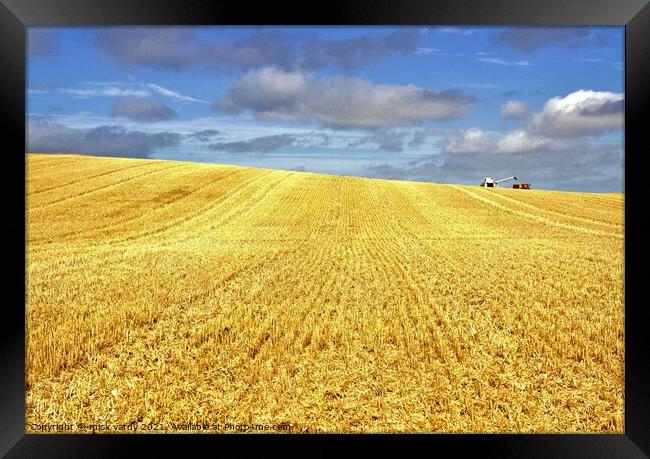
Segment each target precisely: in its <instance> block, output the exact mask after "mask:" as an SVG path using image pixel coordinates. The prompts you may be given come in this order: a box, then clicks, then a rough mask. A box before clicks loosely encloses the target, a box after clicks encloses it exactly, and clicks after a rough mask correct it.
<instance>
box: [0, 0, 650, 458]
mask: <svg viewBox="0 0 650 459" xmlns="http://www.w3.org/2000/svg"><path fill="white" fill-rule="evenodd" d="M118 24H119V25H154V24H158V25H190V24H191V25H208V24H214V25H219V24H223V25H227V24H228V25H243V24H246V25H266V24H281V25H294V24H295V25H348V24H350V25H366V24H388V25H621V26H625V43H626V51H625V120H626V121H625V433H624V434H623V435H572V434H564V435H510V434H508V435H498V434H497V435H480V434H476V435H472V434H468V435H438V434H436V435H360V436H358V435H334V436H332V435H325V436H313V435H304V436H303V435H285V436H269V435H265V436H261V437H260V436H253V437H255V440H256V441H255V442H252V441H251V439H252V437H251V436H250V435H234V436H233V435H230V436H221V435H216V436H203V435H191V436H185V435H161V436H153V435H69V434H66V435H37V434H26V433H25V426H24V424H25V405H24V396H25V378H24V371H25V368H24V361H25V314H24V310H23V309H22V308H18V307H17V306H18V305H20V302H21V301H22V300H21V298H23V299H24V298H25V282H24V281H25V278H24V277H23V272H22V270H21V268H20V265H21V264H22V265H24V264H25V251H24V250H23V247H24V243H25V210H24V207H23V205H24V204H25V201H24V198H25V181H24V179H25V176H24V172H25V156H24V154H22V153H20V151H21V150H22V151H23V152H24V151H25V134H24V133H25V94H26V93H25V51H26V50H25V38H26V27H29V26H66V25H74V26H96V25H118ZM649 37H650V6H649V5H648V1H647V0H618V1H617V0H609V1H608V0H546V1H543V2H540V1H537V0H518V1H517V0H489V1H481V0H479V1H469V0H456V1H454V0H436V1H432V0H408V1H407V0H401V1H399V2H398V1H390V0H381V1H378V0H375V1H372V0H356V1H347V2H345V1H339V0H332V1H328V2H324V3H322V4H321V5H315V4H309V3H304V4H296V3H294V4H290V3H287V4H286V5H282V4H279V3H278V2H260V3H257V4H256V3H249V4H246V3H245V2H210V3H208V2H200V1H198V0H157V1H156V0H138V1H135V0H130V1H129V0H119V1H116V0H113V1H110V2H109V1H99V0H93V1H90V0H85V1H84V0H0V95H1V98H2V99H1V100H2V102H1V104H0V120H1V121H2V125H3V126H4V127H5V128H6V129H5V131H6V134H5V142H4V146H5V148H4V151H3V160H2V162H0V164H2V165H3V166H5V167H4V172H5V173H4V175H3V177H4V179H5V184H4V185H5V196H8V197H9V199H4V200H3V207H4V209H3V217H4V218H3V219H2V220H1V223H0V233H1V235H0V237H1V238H0V241H2V242H3V252H4V253H3V257H2V258H3V259H4V261H5V263H6V265H5V269H4V272H5V275H4V278H3V281H4V283H5V289H3V293H5V294H7V293H10V295H8V296H7V300H5V302H4V311H3V313H4V314H3V315H4V316H5V317H4V320H0V323H2V333H1V334H0V340H1V343H2V353H1V354H0V365H1V367H2V375H3V377H2V390H1V391H0V454H2V455H6V456H7V457H86V456H93V457H97V456H99V457H102V456H116V455H119V456H124V455H128V453H129V452H132V451H133V450H132V448H133V447H135V446H138V447H140V446H144V445H145V444H146V445H147V446H155V447H163V448H171V447H180V448H183V449H185V448H187V447H191V446H200V447H201V448H208V449H209V448H216V451H222V448H223V446H224V443H227V446H230V447H235V448H244V447H249V446H250V445H251V444H254V445H256V446H263V447H264V448H267V447H268V448H270V447H273V446H279V445H280V443H281V444H282V446H284V447H289V446H291V447H305V448H309V449H316V448H318V450H323V449H326V448H329V447H332V446H336V447H339V448H340V447H343V448H344V449H351V448H353V447H355V446H359V440H360V439H361V440H362V447H363V448H364V450H366V449H367V448H369V447H374V446H377V445H378V446H380V447H381V448H387V447H391V446H396V447H398V448H399V450H400V451H407V450H408V449H410V448H413V447H426V449H425V452H428V451H430V452H435V453H442V454H443V455H447V454H454V455H457V454H463V453H467V452H468V450H470V451H475V452H478V453H479V454H481V455H486V456H488V457H512V456H518V457H572V458H574V457H589V458H597V457H607V458H611V457H617V458H619V457H647V456H648V455H649V454H650V422H649V420H650V410H648V408H649V407H650V397H649V393H650V391H649V390H648V387H650V379H649V377H648V367H649V365H648V363H649V360H650V358H649V355H650V354H649V353H648V352H647V349H648V348H649V346H648V333H647V332H645V330H644V328H645V322H644V320H643V317H644V314H643V313H644V308H645V307H646V304H645V302H644V299H645V298H644V297H645V296H646V295H645V290H644V287H646V288H647V286H646V282H645V275H644V267H645V265H646V262H647V260H648V257H647V255H648V242H647V241H648V236H649V235H650V223H649V219H648V217H647V209H645V208H644V207H645V206H644V202H643V201H644V196H645V195H646V194H647V193H648V191H647V189H645V190H644V189H643V188H647V187H646V186H645V185H646V182H645V180H644V179H645V177H643V176H642V174H643V172H645V169H644V168H643V167H641V164H642V156H641V155H643V154H644V152H645V151H647V145H646V144H644V143H643V142H642V140H645V139H643V134H642V129H643V127H642V120H644V119H646V115H648V108H647V102H648V101H649V97H648V96H649V95H650V94H649V91H648V89H649V88H650V84H648V81H649V79H648V76H649V72H648V70H649V64H648V61H649V56H650V39H649ZM7 179H9V183H7ZM226 437H227V438H226ZM286 451H287V450H285V452H286Z"/></svg>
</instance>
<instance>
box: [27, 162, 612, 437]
mask: <svg viewBox="0 0 650 459" xmlns="http://www.w3.org/2000/svg"><path fill="white" fill-rule="evenodd" d="M27 190H28V191H27V204H26V211H27V216H26V217H27V269H26V276H27V279H26V282H27V305H26V314H27V343H26V345H27V357H26V359H27V361H26V369H27V387H26V397H27V402H26V406H27V408H26V409H27V412H26V429H27V432H33V431H34V430H38V429H41V430H43V429H44V428H43V427H39V426H43V425H51V424H58V425H72V426H73V428H72V430H75V432H76V430H78V429H77V426H78V425H79V424H81V423H83V424H85V425H90V424H95V425H101V426H103V427H105V428H103V427H102V428H99V427H98V428H97V430H102V431H109V432H112V431H119V430H121V429H123V428H124V425H125V424H128V425H130V426H137V432H143V431H145V430H144V429H146V428H149V429H151V430H156V431H159V432H171V431H178V430H179V429H180V430H187V429H188V428H191V425H192V424H194V423H205V424H206V425H208V424H209V425H219V424H220V425H221V427H220V429H215V430H216V431H220V432H224V431H227V429H226V430H224V429H223V426H224V425H226V424H231V425H236V426H242V425H264V424H266V425H271V426H274V425H275V426H277V425H281V426H285V431H290V432H609V433H622V432H623V417H624V416H623V412H624V409H623V408H624V400H623V396H624V359H623V356H624V340H623V330H624V327H623V325H624V296H623V293H624V289H623V280H624V259H623V257H624V249H623V242H624V239H623V228H624V225H623V223H624V222H623V220H624V219H623V217H624V213H623V206H624V196H623V194H595V193H594V194H589V193H569V192H552V191H542V190H513V189H505V188H504V189H486V188H480V187H478V186H453V185H440V184H430V183H416V182H399V181H389V180H378V179H365V178H355V177H339V176H330V175H319V174H311V173H303V172H287V171H279V170H264V169H254V168H245V167H235V166H221V165H206V164H194V163H182V162H172V161H156V160H141V159H116V158H98V157H87V156H75V155H45V154H28V155H27ZM188 425H190V427H188ZM120 426H122V427H120ZM147 426H148V427H147ZM152 426H153V427H152ZM179 426H180V427H179ZM256 428H257V427H256ZM133 429H135V428H133ZM68 430H70V429H68ZM79 430H81V429H79ZM193 430H195V431H196V430H198V429H193ZM202 431H203V430H202ZM237 431H242V430H241V429H239V430H237Z"/></svg>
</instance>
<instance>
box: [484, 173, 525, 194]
mask: <svg viewBox="0 0 650 459" xmlns="http://www.w3.org/2000/svg"><path fill="white" fill-rule="evenodd" d="M508 180H515V181H517V180H518V179H517V177H515V176H514V175H513V176H512V177H506V178H503V179H500V180H494V179H493V178H492V177H485V178H484V179H483V180H482V181H481V184H480V185H479V186H482V187H487V188H495V187H497V186H498V185H499V183H503V182H506V181H508ZM512 187H513V188H514V189H518V190H530V189H531V187H530V183H515V184H514V185H512Z"/></svg>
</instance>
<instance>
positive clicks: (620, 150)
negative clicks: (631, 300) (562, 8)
mask: <svg viewBox="0 0 650 459" xmlns="http://www.w3.org/2000/svg"><path fill="white" fill-rule="evenodd" d="M27 53H28V56H27V58H28V68H27V79H28V81H27V87H28V89H27V95H26V97H27V107H28V108H27V112H28V113H27V139H28V151H37V152H69V153H85V154H91V155H107V156H121V157H142V158H158V159H174V160H187V161H199V162H210V163H224V164H239V165H246V166H255V167H268V168H276V169H288V170H304V171H309V172H322V173H331V174H341V175H358V176H366V177H379V178H390V179H400V180H418V181H431V182H441V183H461V184H478V183H479V182H480V181H481V179H482V178H483V177H484V176H493V177H495V178H498V177H502V176H503V177H507V176H510V175H516V176H517V177H519V179H520V180H521V181H526V182H531V183H532V184H533V187H534V188H545V189H557V190H577V191H592V192H612V191H623V189H624V184H623V173H624V170H623V161H624V147H623V132H624V125H623V103H624V64H623V56H624V29H623V27H549V28H539V27H533V28H531V27H525V28H522V27H376V26H373V27H180V28H170V27H147V28H140V27H94V28H68V27H65V28H38V27H32V28H29V30H28V50H27Z"/></svg>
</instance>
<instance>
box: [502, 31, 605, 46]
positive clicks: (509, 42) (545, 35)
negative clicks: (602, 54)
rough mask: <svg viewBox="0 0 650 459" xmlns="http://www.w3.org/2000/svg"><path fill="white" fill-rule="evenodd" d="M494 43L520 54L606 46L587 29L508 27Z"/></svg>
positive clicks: (601, 39) (597, 35)
mask: <svg viewBox="0 0 650 459" xmlns="http://www.w3.org/2000/svg"><path fill="white" fill-rule="evenodd" d="M493 42H494V43H495V44H497V45H500V46H505V47H508V48H510V49H513V50H515V51H519V52H534V51H537V50H540V49H542V48H546V47H549V46H565V47H568V48H577V47H581V46H585V45H588V44H595V45H603V44H604V40H603V38H602V36H601V35H599V34H596V33H593V32H592V31H590V30H589V29H588V28H586V27H508V28H506V29H504V30H502V31H500V32H499V33H497V34H496V35H495V36H494V37H493Z"/></svg>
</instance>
